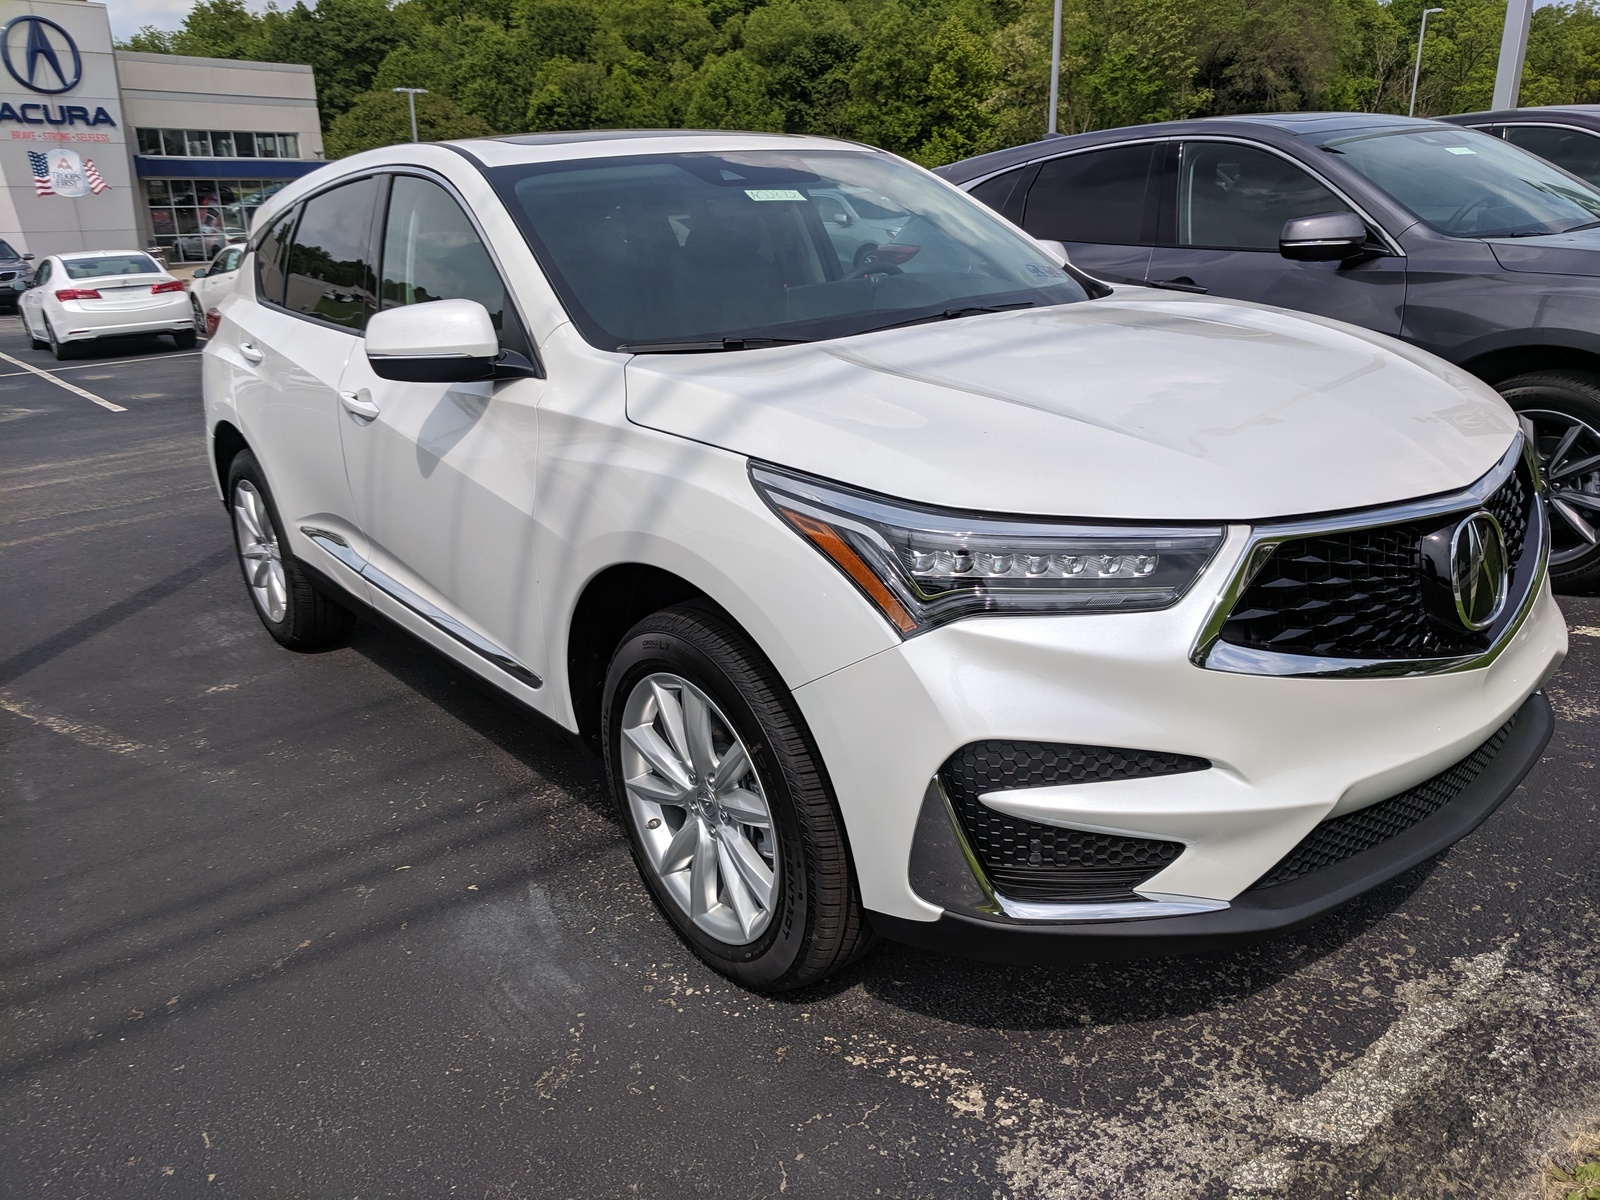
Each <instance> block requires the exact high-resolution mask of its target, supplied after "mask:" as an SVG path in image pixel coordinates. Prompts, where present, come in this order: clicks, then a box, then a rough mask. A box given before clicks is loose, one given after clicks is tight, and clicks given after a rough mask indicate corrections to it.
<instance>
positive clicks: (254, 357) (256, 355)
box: [239, 342, 267, 363]
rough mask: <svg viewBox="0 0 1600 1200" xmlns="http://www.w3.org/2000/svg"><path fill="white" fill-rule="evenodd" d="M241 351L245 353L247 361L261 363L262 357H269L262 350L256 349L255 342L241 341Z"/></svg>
mask: <svg viewBox="0 0 1600 1200" xmlns="http://www.w3.org/2000/svg"><path fill="white" fill-rule="evenodd" d="M239 353H240V354H242V355H244V360H245V362H247V363H259V362H260V361H261V360H262V359H264V358H266V357H267V356H266V355H265V354H264V353H262V352H261V351H260V350H257V349H256V346H255V343H254V342H240V343H239Z"/></svg>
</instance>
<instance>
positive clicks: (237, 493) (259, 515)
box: [233, 479, 289, 623]
mask: <svg viewBox="0 0 1600 1200" xmlns="http://www.w3.org/2000/svg"><path fill="white" fill-rule="evenodd" d="M233 530H234V536H235V537H236V538H237V539H238V542H239V559H240V561H241V562H243V563H244V575H245V581H246V582H247V583H248V584H249V585H250V596H251V598H252V599H253V600H254V601H255V602H256V607H257V608H259V609H260V610H261V611H262V612H263V613H265V614H266V615H267V619H268V620H269V621H272V622H274V623H278V622H281V621H282V620H283V619H284V617H285V615H287V613H288V611H289V589H288V585H287V583H286V581H285V579H284V573H283V555H282V553H281V552H280V550H279V548H278V535H277V534H276V533H275V532H274V531H273V528H272V517H271V516H270V515H269V514H268V512H267V504H266V501H265V500H263V499H262V497H261V493H260V492H258V491H257V490H256V489H255V485H254V484H252V483H251V482H250V481H249V480H248V479H241V480H239V482H238V484H237V486H235V488H234V489H233Z"/></svg>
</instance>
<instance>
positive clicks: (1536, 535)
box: [1189, 437, 1550, 678]
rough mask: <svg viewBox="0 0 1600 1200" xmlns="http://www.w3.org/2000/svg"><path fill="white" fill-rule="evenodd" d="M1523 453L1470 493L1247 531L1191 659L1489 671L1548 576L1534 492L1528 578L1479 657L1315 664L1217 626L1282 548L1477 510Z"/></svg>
mask: <svg viewBox="0 0 1600 1200" xmlns="http://www.w3.org/2000/svg"><path fill="white" fill-rule="evenodd" d="M1527 453H1528V447H1527V442H1526V441H1525V439H1523V438H1522V437H1518V438H1517V440H1516V441H1515V442H1514V443H1512V446H1511V448H1510V449H1509V450H1507V451H1506V453H1505V455H1504V456H1503V457H1502V458H1501V459H1500V461H1499V462H1498V463H1496V464H1495V466H1494V467H1493V468H1492V469H1491V470H1490V471H1489V472H1488V474H1486V475H1484V476H1483V478H1481V479H1479V480H1478V481H1477V482H1476V483H1474V484H1472V485H1471V486H1470V487H1467V488H1463V489H1462V490H1461V491H1459V492H1452V493H1450V494H1449V495H1445V496H1435V497H1432V498H1430V499H1426V500H1416V501H1410V502H1408V503H1405V504H1396V505H1390V506H1388V507H1386V508H1375V509H1367V510H1365V511H1362V512H1357V513H1349V514H1346V515H1345V516H1342V517H1339V516H1333V517H1318V518H1314V519H1311V520H1305V521H1293V522H1287V523H1284V524H1280V525H1263V526H1259V527H1257V528H1256V529H1255V530H1253V531H1252V533H1251V539H1250V544H1249V546H1248V547H1247V548H1246V550H1245V553H1244V557H1243V558H1242V559H1241V560H1240V564H1239V567H1238V569H1237V570H1236V571H1235V572H1234V575H1233V578H1232V579H1231V580H1229V582H1228V586H1227V587H1225V588H1224V589H1223V591H1222V594H1221V595H1220V596H1219V597H1218V598H1217V603H1216V605H1215V606H1214V607H1213V608H1212V610H1211V615H1210V616H1209V617H1208V618H1207V619H1206V623H1205V625H1204V626H1203V627H1202V629H1201V631H1200V635H1199V636H1198V637H1197V638H1196V639H1195V643H1194V647H1193V648H1192V649H1191V651H1190V653H1189V661H1190V662H1192V663H1193V664H1194V665H1195V666H1197V667H1202V668H1204V669H1206V670H1210V671H1228V672H1231V673H1232V674H1235V675H1271V676H1277V677H1279V678H1336V677H1372V676H1379V677H1384V676H1387V677H1393V676H1404V675H1449V674H1453V673H1455V672H1457V671H1473V670H1477V669H1478V668H1480V667H1486V666H1488V665H1489V664H1490V663H1492V662H1494V660H1495V659H1497V658H1499V657H1500V655H1501V653H1502V652H1503V651H1504V650H1505V648H1506V646H1508V645H1509V644H1510V643H1511V641H1512V639H1513V638H1515V637H1516V635H1517V633H1518V631H1519V630H1521V628H1522V626H1523V624H1524V623H1525V622H1526V621H1527V619H1528V616H1529V614H1530V613H1532V612H1533V606H1534V604H1535V603H1536V602H1537V600H1538V598H1539V593H1540V591H1541V590H1542V588H1543V586H1544V580H1545V575H1546V573H1547V571H1548V570H1549V564H1550V538H1549V533H1548V522H1547V520H1546V517H1545V509H1544V496H1543V494H1542V493H1541V492H1539V491H1538V490H1535V491H1534V494H1533V509H1532V512H1531V514H1530V516H1529V520H1528V534H1527V537H1528V539H1529V544H1528V545H1527V546H1525V548H1524V550H1523V559H1524V561H1525V562H1526V561H1527V559H1528V554H1529V551H1532V553H1533V564H1534V565H1533V569H1532V571H1531V573H1528V572H1523V571H1519V572H1518V575H1520V576H1523V577H1524V578H1525V579H1526V585H1525V587H1524V589H1523V594H1522V598H1521V600H1520V601H1518V604H1517V610H1516V613H1515V615H1514V616H1513V617H1512V618H1511V620H1510V621H1508V622H1507V623H1506V626H1505V628H1504V629H1502V630H1501V631H1500V634H1499V636H1498V637H1496V638H1495V640H1494V642H1493V643H1492V644H1491V645H1490V646H1489V648H1488V649H1487V650H1484V651H1482V652H1481V653H1478V654H1467V655H1459V656H1456V657H1453V658H1421V659H1400V658H1396V659H1372V658H1367V659H1363V658H1319V657H1317V656H1314V655H1309V654H1287V653H1283V652H1280V651H1274V650H1255V649H1251V648H1249V647H1245V646H1235V645H1232V644H1230V643H1228V642H1224V641H1222V640H1221V636H1222V627H1223V626H1224V625H1226V624H1227V622H1228V617H1229V615H1230V614H1231V613H1232V612H1233V609H1234V607H1235V605H1237V604H1238V602H1239V597H1240V596H1242V595H1243V594H1244V591H1245V589H1246V588H1248V587H1249V586H1250V583H1251V581H1252V580H1254V579H1255V577H1256V573H1257V572H1258V571H1260V570H1261V568H1262V567H1263V566H1264V565H1265V564H1266V561H1267V559H1269V558H1270V557H1271V556H1272V553H1273V551H1274V550H1276V549H1277V548H1278V546H1280V545H1281V544H1282V543H1284V542H1289V541H1294V540H1296V539H1298V538H1303V537H1310V536H1314V535H1316V534H1321V533H1354V532H1358V531H1360V530H1363V529H1376V528H1379V527H1381V526H1385V525H1400V524H1404V523H1406V522H1409V521H1418V520H1425V519H1427V518H1428V517H1436V516H1446V515H1448V514H1450V513H1454V512H1461V511H1464V510H1469V509H1472V508H1476V507H1481V506H1482V504H1483V503H1484V502H1485V501H1486V500H1487V499H1488V498H1489V497H1490V496H1492V495H1493V494H1494V493H1495V492H1496V491H1497V490H1499V488H1500V486H1501V485H1502V484H1504V483H1505V482H1506V480H1507V479H1509V478H1510V477H1511V473H1512V472H1513V471H1515V470H1516V468H1517V463H1518V462H1519V461H1520V460H1522V459H1523V458H1525V457H1526V455H1527ZM1534 485H1535V488H1536V489H1537V487H1538V475H1537V472H1535V475H1534Z"/></svg>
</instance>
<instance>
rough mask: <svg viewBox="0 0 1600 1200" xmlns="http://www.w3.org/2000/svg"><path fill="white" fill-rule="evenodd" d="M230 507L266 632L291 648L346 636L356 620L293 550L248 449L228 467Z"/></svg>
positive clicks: (236, 539) (248, 582)
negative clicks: (317, 582) (309, 573)
mask: <svg viewBox="0 0 1600 1200" xmlns="http://www.w3.org/2000/svg"><path fill="white" fill-rule="evenodd" d="M228 510H229V512H230V513H231V514H232V515H233V538H234V547H235V549H236V550H237V551H238V554H239V569H240V570H241V571H242V572H243V573H244V582H245V587H246V588H247V589H248V590H249V592H250V599H251V601H252V602H253V603H254V604H255V607H256V615H257V616H259V617H260V618H261V623H262V624H263V625H265V626H266V627H267V632H268V633H270V634H271V635H272V636H273V637H275V638H277V639H278V641H279V642H281V643H282V644H283V645H285V646H287V647H289V648H290V649H291V650H316V649H320V648H321V647H324V646H328V645H332V644H333V643H335V642H338V641H341V640H343V638H344V637H345V635H346V634H348V633H349V632H350V627H351V626H352V625H353V624H355V617H354V616H353V615H352V614H351V613H350V611H349V609H347V608H345V607H343V606H342V605H341V604H339V603H338V602H337V601H335V600H334V599H332V598H331V597H329V596H326V595H324V594H323V593H322V592H320V591H318V590H317V588H316V587H315V586H314V585H313V584H312V582H311V580H310V579H309V578H307V576H306V574H305V572H304V571H302V570H301V569H300V563H299V562H298V561H297V560H296V559H295V557H294V555H293V554H291V553H290V552H289V549H288V546H287V545H286V544H285V541H284V537H283V526H282V524H281V522H280V521H279V520H278V508H277V505H276V504H274V503H273V501H272V493H271V492H270V491H268V490H267V481H266V479H265V478H264V477H263V476H262V474H261V464H260V463H258V462H256V457H255V455H254V454H251V453H250V452H249V451H248V450H244V451H241V452H240V453H239V454H237V455H235V456H234V459H233V462H232V464H230V466H229V468H228Z"/></svg>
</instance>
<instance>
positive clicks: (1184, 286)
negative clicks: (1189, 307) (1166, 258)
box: [1144, 275, 1211, 296]
mask: <svg viewBox="0 0 1600 1200" xmlns="http://www.w3.org/2000/svg"><path fill="white" fill-rule="evenodd" d="M1144 282H1145V286H1146V287H1153V288H1165V289H1166V290H1167V291H1169V292H1193V293H1194V294H1195V295H1197V296H1204V295H1205V294H1206V293H1208V292H1209V291H1210V290H1211V289H1210V288H1203V287H1201V286H1200V285H1199V284H1198V283H1196V282H1195V281H1194V280H1192V279H1190V278H1189V277H1188V276H1187V275H1179V276H1178V277H1177V278H1176V279H1146V280H1145V281H1144Z"/></svg>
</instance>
